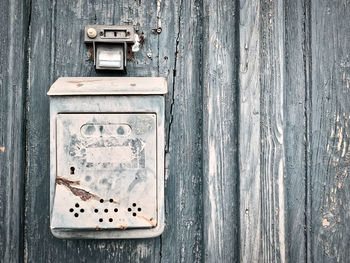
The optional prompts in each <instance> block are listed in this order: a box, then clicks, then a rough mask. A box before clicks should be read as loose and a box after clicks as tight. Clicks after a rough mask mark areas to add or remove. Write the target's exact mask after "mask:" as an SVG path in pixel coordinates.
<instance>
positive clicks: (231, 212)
mask: <svg viewBox="0 0 350 263" xmlns="http://www.w3.org/2000/svg"><path fill="white" fill-rule="evenodd" d="M238 14H239V6H238V4H237V2H236V1H206V0H205V1H203V42H204V46H203V84H202V85H203V128H202V129H203V157H202V158H203V240H204V244H203V253H204V261H205V262H238V261H239V251H238V248H239V200H238V194H237V190H238V181H239V180H238V137H237V135H238V120H239V116H238V105H237V104H238V99H237V97H238V85H237V81H238V72H237V70H238V67H237V66H238V59H237V56H238V52H237V51H238V46H237V42H238V35H237V33H238V32H237V27H238V22H239V20H238V19H239V15H238Z"/></svg>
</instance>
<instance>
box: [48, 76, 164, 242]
mask: <svg viewBox="0 0 350 263" xmlns="http://www.w3.org/2000/svg"><path fill="white" fill-rule="evenodd" d="M165 93H167V85H166V81H165V79H164V78H127V77H124V78H122V77H120V78H107V77H104V78H96V77H95V78H92V77H91V78H60V79H58V80H57V81H56V82H55V83H54V84H53V85H52V86H51V88H50V90H49V92H48V95H49V96H50V162H51V163H50V173H51V174H50V213H51V218H50V219H51V220H50V222H51V231H52V233H53V235H54V236H56V237H59V238H146V237H154V236H158V235H160V234H161V233H162V232H163V229H164V121H165V120H164V94H165Z"/></svg>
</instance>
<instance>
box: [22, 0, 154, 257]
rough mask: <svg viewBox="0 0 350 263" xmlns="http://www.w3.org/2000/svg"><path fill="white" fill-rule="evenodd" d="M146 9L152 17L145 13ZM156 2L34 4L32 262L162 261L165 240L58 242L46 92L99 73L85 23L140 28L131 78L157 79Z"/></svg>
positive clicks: (29, 190) (28, 194)
mask: <svg viewBox="0 0 350 263" xmlns="http://www.w3.org/2000/svg"><path fill="white" fill-rule="evenodd" d="M145 10H147V12H146V11H145ZM156 14H157V5H156V3H155V2H154V1H150V0H149V1H148V0H143V1H131V0H130V1H117V2H116V1H107V0H105V1H73V2H72V1H54V2H51V1H43V0H34V1H33V4H32V24H31V53H30V71H29V91H28V113H29V114H28V129H27V136H28V177H27V184H26V189H27V191H26V205H27V214H26V215H27V218H26V244H27V246H26V255H27V260H28V261H29V262H48V261H50V262H56V261H57V262H112V261H113V262H157V261H159V260H160V253H159V249H160V243H159V242H160V239H159V238H155V239H147V240H106V241H103V240H59V239H56V238H53V237H52V235H51V233H50V230H49V141H48V140H49V129H48V128H49V122H48V120H49V112H48V97H47V96H46V92H47V90H48V88H49V87H50V85H51V84H52V83H53V82H54V81H55V80H56V79H57V78H58V77H60V76H91V75H107V74H98V73H95V70H94V68H93V62H92V61H90V60H89V59H88V58H89V51H88V49H87V47H86V46H85V45H84V44H83V42H82V39H83V36H82V32H83V31H82V30H83V27H84V25H86V24H95V23H96V24H132V25H139V33H142V32H144V34H145V35H146V40H145V42H144V46H143V47H142V50H141V52H139V53H137V54H135V61H134V62H128V66H127V68H128V74H127V75H128V76H154V75H157V74H158V57H157V56H158V36H157V35H154V34H152V33H151V29H153V28H156V27H157V18H156Z"/></svg>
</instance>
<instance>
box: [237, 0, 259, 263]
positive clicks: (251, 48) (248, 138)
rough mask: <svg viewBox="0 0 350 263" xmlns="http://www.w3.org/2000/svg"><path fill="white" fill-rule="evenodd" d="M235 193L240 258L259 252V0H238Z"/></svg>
mask: <svg viewBox="0 0 350 263" xmlns="http://www.w3.org/2000/svg"><path fill="white" fill-rule="evenodd" d="M240 4H241V5H240V16H239V17H240V23H239V37H240V41H239V43H240V46H239V47H240V65H239V106H240V113H239V173H240V179H239V186H240V189H239V194H240V200H239V204H240V261H241V262H258V259H259V256H260V249H261V243H260V233H261V225H260V223H261V207H260V204H261V195H260V183H261V182H260V96H261V94H260V82H259V79H260V68H259V65H260V64H259V58H260V53H259V49H260V35H259V33H260V28H259V19H260V17H259V14H260V1H255V0H251V1H240Z"/></svg>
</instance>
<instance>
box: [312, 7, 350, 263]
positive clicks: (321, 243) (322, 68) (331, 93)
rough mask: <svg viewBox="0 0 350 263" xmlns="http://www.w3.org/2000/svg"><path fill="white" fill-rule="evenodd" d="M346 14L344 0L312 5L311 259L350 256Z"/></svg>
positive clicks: (348, 31) (349, 29)
mask: <svg viewBox="0 0 350 263" xmlns="http://www.w3.org/2000/svg"><path fill="white" fill-rule="evenodd" d="M349 13H350V5H349V2H348V1H334V2H333V1H318V2H317V3H315V2H312V4H311V43H312V46H311V47H312V50H311V54H312V66H311V69H312V71H311V77H312V108H311V109H312V112H311V114H312V137H311V147H312V148H311V158H312V169H311V171H312V174H311V187H312V188H311V193H312V199H311V202H312V203H311V208H312V210H311V212H312V213H311V215H310V216H311V222H312V224H311V227H312V240H311V241H312V256H311V259H312V260H313V261H314V262H348V261H349V258H350V250H349V244H350V232H349V231H350V224H349V221H350V212H349V211H350V203H349V201H350V181H349V180H350V179H349V175H348V174H349V172H350V171H349V167H350V166H349V158H350V152H349V138H350V137H349V134H350V130H349V129H350V127H349V117H350V116H349V115H350V104H349V99H350V84H349V82H350V75H349V74H350V55H349V50H350V25H349V23H346V20H345V17H348V16H349Z"/></svg>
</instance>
